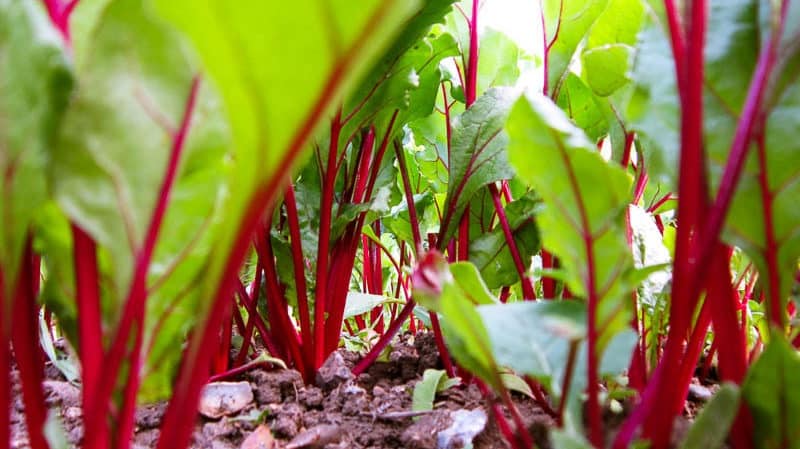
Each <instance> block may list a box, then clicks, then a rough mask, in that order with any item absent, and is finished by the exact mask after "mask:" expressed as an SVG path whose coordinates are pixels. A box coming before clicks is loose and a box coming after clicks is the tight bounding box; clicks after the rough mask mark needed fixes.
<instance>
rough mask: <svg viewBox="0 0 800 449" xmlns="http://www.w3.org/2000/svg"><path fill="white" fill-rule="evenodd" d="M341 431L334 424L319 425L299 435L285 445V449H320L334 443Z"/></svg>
mask: <svg viewBox="0 0 800 449" xmlns="http://www.w3.org/2000/svg"><path fill="white" fill-rule="evenodd" d="M339 437H341V431H340V429H339V426H337V425H336V424H320V425H318V426H314V427H312V428H310V429H308V430H305V431H303V432H301V433H299V434H298V435H297V436H296V437H294V438H292V441H290V442H289V444H287V445H286V449H302V448H322V447H325V445H327V444H330V443H336V442H337V441H338V440H339Z"/></svg>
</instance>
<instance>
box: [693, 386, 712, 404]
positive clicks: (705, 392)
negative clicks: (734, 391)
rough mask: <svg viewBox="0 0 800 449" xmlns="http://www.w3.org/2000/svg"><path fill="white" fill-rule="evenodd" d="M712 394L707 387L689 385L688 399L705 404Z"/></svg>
mask: <svg viewBox="0 0 800 449" xmlns="http://www.w3.org/2000/svg"><path fill="white" fill-rule="evenodd" d="M713 395H714V393H712V392H711V390H710V389H708V387H705V386H703V385H698V384H689V399H694V400H696V401H700V402H706V401H708V400H709V399H711V396H713Z"/></svg>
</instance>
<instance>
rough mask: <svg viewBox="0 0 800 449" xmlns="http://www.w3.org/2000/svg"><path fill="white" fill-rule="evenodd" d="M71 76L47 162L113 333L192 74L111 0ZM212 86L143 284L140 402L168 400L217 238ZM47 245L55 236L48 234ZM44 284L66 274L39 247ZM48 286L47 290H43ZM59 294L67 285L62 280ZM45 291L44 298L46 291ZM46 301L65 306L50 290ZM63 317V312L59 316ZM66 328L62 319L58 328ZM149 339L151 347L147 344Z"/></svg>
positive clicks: (157, 33)
mask: <svg viewBox="0 0 800 449" xmlns="http://www.w3.org/2000/svg"><path fill="white" fill-rule="evenodd" d="M79 62H80V65H79V66H78V67H77V69H76V72H77V78H78V88H77V91H76V94H75V96H74V98H73V100H72V102H71V103H70V105H69V109H68V111H67V115H66V118H65V121H64V125H63V128H62V131H61V133H60V135H59V140H58V143H57V146H56V147H55V148H54V150H53V152H52V158H51V166H50V181H51V184H52V187H53V192H54V195H55V198H56V200H57V201H58V203H59V205H60V206H61V208H62V209H63V210H64V212H65V213H66V214H67V215H68V217H69V218H70V220H71V221H73V222H75V223H77V224H78V225H79V226H81V227H82V228H83V229H85V230H86V231H87V232H88V233H89V234H90V235H91V236H92V237H93V238H94V239H95V240H96V242H97V243H98V246H99V248H100V256H101V257H100V263H101V276H102V283H103V288H102V293H103V297H102V301H103V319H104V321H105V324H106V325H107V326H111V327H113V326H114V325H115V323H116V322H117V321H118V320H119V313H120V312H121V310H122V307H121V306H122V304H123V302H124V300H125V299H126V298H127V295H128V290H129V288H130V283H131V279H132V275H133V271H134V270H133V267H134V263H135V258H136V255H137V253H138V252H139V251H140V249H141V247H142V245H143V240H144V236H145V233H146V230H147V227H148V225H149V223H150V220H151V217H152V215H153V208H154V205H155V202H156V199H157V198H158V195H159V190H160V187H161V183H162V179H163V177H164V174H165V171H166V163H167V160H168V157H169V155H170V152H171V147H172V145H173V138H174V135H175V133H176V132H177V128H178V126H179V125H180V123H181V120H182V119H183V116H184V111H185V109H186V102H187V98H188V97H189V94H190V87H191V85H192V80H193V78H194V77H195V76H197V75H198V74H199V69H198V68H196V67H195V66H194V65H193V64H192V63H191V61H190V58H189V57H188V56H187V55H186V53H185V52H184V50H183V49H182V46H181V44H180V40H179V38H178V35H177V34H176V33H175V32H174V31H171V30H170V28H169V27H167V26H166V25H165V24H164V23H163V22H161V21H159V20H157V19H155V18H154V17H153V16H152V15H151V13H150V12H149V11H148V10H147V9H146V8H145V7H144V4H143V2H142V1H140V0H115V1H112V2H108V3H107V4H105V5H104V7H103V9H102V10H101V11H99V12H98V16H97V19H96V24H95V25H94V27H93V32H92V38H91V41H90V42H87V47H86V48H85V54H84V55H83V57H82V58H81V59H80V60H79ZM210 87H211V85H210V84H208V83H206V84H205V85H203V86H202V87H201V89H200V91H199V94H198V102H197V105H196V107H195V109H194V111H193V115H192V120H191V123H190V127H189V135H188V139H187V142H186V144H185V145H186V150H185V152H184V154H183V157H182V161H181V168H180V171H179V177H178V179H177V180H176V183H175V186H174V188H173V191H172V195H171V198H170V202H169V208H168V210H167V212H166V214H165V216H164V221H163V223H162V226H161V231H160V234H159V240H158V244H157V246H156V249H155V253H154V256H153V261H152V264H151V266H150V267H149V268H150V271H149V273H148V283H149V284H150V287H151V288H150V292H149V298H148V301H147V316H148V319H147V320H146V323H145V326H146V329H145V332H146V333H145V350H148V349H149V350H150V351H149V352H147V354H146V357H147V360H148V364H147V365H146V366H145V377H144V383H143V388H142V395H143V397H144V398H154V397H162V396H164V395H166V394H168V392H169V390H170V388H171V383H172V374H173V370H174V369H175V367H176V364H177V361H178V359H179V357H180V353H179V352H176V351H174V348H173V345H174V342H175V341H176V340H180V339H181V338H183V336H184V335H185V333H186V332H187V331H188V329H189V327H190V326H191V325H192V323H193V321H194V317H195V314H194V313H193V312H194V310H195V307H196V305H195V304H196V300H197V289H196V286H197V285H199V282H198V281H197V278H198V275H199V273H200V271H201V270H203V269H204V268H205V263H206V262H207V260H206V255H207V253H208V251H209V247H210V245H211V242H212V237H213V232H212V231H213V230H214V229H216V226H215V218H214V214H215V213H216V210H217V208H218V204H219V199H220V193H221V191H222V190H221V189H222V186H223V180H224V167H223V158H224V156H225V152H226V149H227V148H226V147H227V145H228V138H227V127H226V125H225V124H224V122H223V121H222V119H221V118H222V115H221V110H220V106H219V104H218V103H219V102H218V100H216V97H215V95H214V92H213V90H212V89H211V88H210ZM49 235H51V236H53V237H55V236H57V234H52V233H51V234H49ZM47 245H49V248H50V249H51V250H52V254H51V255H50V256H49V260H50V261H52V262H53V264H54V265H52V266H48V268H49V269H50V270H53V272H64V273H67V272H68V271H69V270H68V269H67V268H64V267H58V266H56V265H57V264H68V263H71V259H70V258H69V257H67V256H64V255H62V256H57V255H56V253H57V251H59V250H61V251H64V250H69V245H68V244H67V245H65V244H64V242H63V240H61V243H58V242H57V241H56V240H54V239H49V240H47ZM48 282H51V280H50V279H48ZM52 282H58V283H61V285H62V288H63V289H64V290H62V292H68V291H69V287H68V286H69V285H70V284H71V280H68V279H65V278H63V277H59V278H56V279H53V280H52ZM46 290H47V288H46ZM48 291H50V292H52V293H53V294H52V295H48V300H50V301H55V302H62V303H63V302H69V301H72V300H73V298H71V297H69V296H67V295H64V294H58V289H56V288H54V287H53V288H50V290H48ZM57 307H59V308H60V309H61V310H66V311H68V310H70V308H69V306H66V305H64V304H61V305H60V306H57ZM63 319H64V320H65V322H69V321H70V320H71V317H69V316H65V317H63ZM156 330H158V331H159V333H158V335H154V334H153V332H154V331H156Z"/></svg>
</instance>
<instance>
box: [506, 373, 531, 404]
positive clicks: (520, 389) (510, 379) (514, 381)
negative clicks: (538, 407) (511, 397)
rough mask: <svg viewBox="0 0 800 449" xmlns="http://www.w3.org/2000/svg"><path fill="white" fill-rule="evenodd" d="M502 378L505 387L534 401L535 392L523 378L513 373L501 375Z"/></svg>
mask: <svg viewBox="0 0 800 449" xmlns="http://www.w3.org/2000/svg"><path fill="white" fill-rule="evenodd" d="M500 378H501V379H502V380H503V386H505V387H506V388H507V389H509V390H510V391H516V392H517V393H521V394H524V395H525V396H527V397H529V398H531V399H533V390H531V387H530V385H528V384H527V383H525V381H524V380H523V379H522V378H521V377H519V376H517V375H515V374H513V373H501V374H500Z"/></svg>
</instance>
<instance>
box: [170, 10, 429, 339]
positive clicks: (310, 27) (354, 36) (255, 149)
mask: <svg viewBox="0 0 800 449" xmlns="http://www.w3.org/2000/svg"><path fill="white" fill-rule="evenodd" d="M155 4H156V7H157V10H158V11H159V12H160V13H161V14H162V15H163V17H165V18H166V19H167V20H169V21H170V22H172V23H174V24H175V25H176V26H177V27H178V28H179V29H181V30H182V31H183V32H184V33H185V34H186V35H187V36H188V37H189V38H190V40H191V41H192V44H193V45H194V47H195V49H196V50H197V51H198V53H199V55H200V57H201V59H202V61H203V62H204V64H205V67H206V70H207V71H208V73H209V75H210V77H211V78H212V79H213V80H214V82H215V83H216V85H217V86H218V88H219V90H220V92H221V95H222V98H223V103H224V107H225V110H226V112H227V116H228V121H229V123H230V124H231V128H232V134H233V138H234V148H233V155H232V158H231V160H232V162H231V170H230V172H229V178H228V181H229V182H228V185H229V186H230V195H229V197H228V198H227V202H226V204H225V210H224V212H223V215H222V216H224V217H225V222H224V226H221V227H220V230H219V235H218V237H217V239H215V241H214V246H213V248H212V250H211V256H210V259H209V260H210V263H209V266H208V267H207V270H206V274H205V276H204V278H203V291H204V298H206V299H210V298H212V297H213V296H214V295H215V293H216V290H217V287H218V284H219V282H220V280H221V279H220V278H221V276H222V272H223V270H224V268H225V266H226V264H229V263H236V262H238V261H230V260H229V257H230V255H231V251H232V248H233V247H234V242H235V241H236V240H237V239H239V233H240V225H241V223H242V222H243V221H244V220H245V219H246V215H247V214H248V213H258V212H260V211H257V210H253V211H249V210H248V209H251V208H253V207H255V206H257V207H259V208H263V207H266V206H267V205H268V204H267V203H268V202H270V201H273V200H274V199H275V198H274V196H275V194H276V193H277V187H276V186H277V185H278V184H279V183H278V182H277V180H278V179H279V177H284V176H286V175H287V173H285V170H287V169H288V168H290V164H291V163H293V162H295V161H297V160H298V159H299V156H300V152H301V150H302V149H304V148H305V146H306V144H307V143H309V141H310V139H312V138H313V136H314V133H315V132H316V131H318V130H319V125H320V123H321V122H322V121H324V120H326V119H327V118H328V117H329V114H330V111H331V109H332V108H333V107H334V106H335V104H336V103H338V102H340V101H341V100H342V98H343V97H344V96H346V95H347V94H348V93H349V92H350V90H351V89H352V88H353V87H354V84H355V82H356V81H357V80H358V79H359V78H360V77H362V76H364V75H365V74H366V73H368V70H369V68H370V67H371V66H372V63H373V62H374V61H375V60H376V59H377V58H379V57H380V55H381V52H382V51H383V50H385V49H386V48H387V47H389V46H390V44H391V39H392V38H394V37H395V36H396V35H397V32H398V31H400V30H401V29H402V26H403V23H404V21H406V20H407V19H409V18H410V17H411V16H412V15H413V14H414V13H416V12H418V11H419V7H420V4H419V3H418V2H416V1H405V0H403V1H400V0H389V1H385V0H366V1H361V2H358V3H353V2H351V1H348V0H330V1H326V2H318V1H315V0H298V1H293V2H279V3H276V4H273V3H269V2H267V3H265V2H262V1H257V0H246V1H237V2H234V3H231V2H228V1H225V0H212V1H207V2H202V3H197V2H195V1H192V0H155ZM186 11H191V12H192V14H187V13H186ZM309 68H311V69H309ZM278 170H283V171H284V172H278ZM192 344H193V345H195V347H194V349H193V350H194V351H195V352H196V351H198V350H199V348H197V347H196V346H197V345H198V344H199V340H197V339H195V340H193V343H192Z"/></svg>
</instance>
